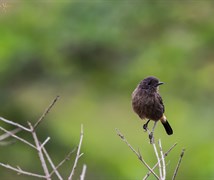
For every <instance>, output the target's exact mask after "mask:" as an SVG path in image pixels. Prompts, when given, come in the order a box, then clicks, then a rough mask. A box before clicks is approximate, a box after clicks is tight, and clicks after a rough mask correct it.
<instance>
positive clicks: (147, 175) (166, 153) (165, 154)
mask: <svg viewBox="0 0 214 180" xmlns="http://www.w3.org/2000/svg"><path fill="white" fill-rule="evenodd" d="M176 145H177V143H175V144H173V145H172V146H171V147H170V148H169V150H168V151H167V152H165V153H164V157H166V156H168V154H169V153H170V151H171V150H172V149H173V148H174V147H175V146H176ZM157 166H158V162H157V163H156V164H155V165H154V167H153V168H152V170H154V169H155V168H156V167H157ZM150 174H151V171H149V172H148V173H147V174H146V176H145V177H144V178H143V180H146V179H147V178H148V177H149V175H150Z"/></svg>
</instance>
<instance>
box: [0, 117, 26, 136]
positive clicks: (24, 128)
mask: <svg viewBox="0 0 214 180" xmlns="http://www.w3.org/2000/svg"><path fill="white" fill-rule="evenodd" d="M0 120H1V121H3V122H5V123H7V124H11V125H13V126H16V127H19V128H21V129H23V130H25V131H28V132H30V129H28V128H26V127H24V126H22V125H21V124H18V123H15V122H13V121H10V120H7V119H5V118H3V117H0Z"/></svg>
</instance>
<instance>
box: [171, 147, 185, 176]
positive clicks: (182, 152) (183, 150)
mask: <svg viewBox="0 0 214 180" xmlns="http://www.w3.org/2000/svg"><path fill="white" fill-rule="evenodd" d="M184 152H185V149H182V151H181V154H180V158H179V160H178V164H177V166H176V168H175V172H174V174H173V177H172V180H174V179H175V177H176V175H177V173H178V169H179V167H180V165H181V160H182V158H183V156H184Z"/></svg>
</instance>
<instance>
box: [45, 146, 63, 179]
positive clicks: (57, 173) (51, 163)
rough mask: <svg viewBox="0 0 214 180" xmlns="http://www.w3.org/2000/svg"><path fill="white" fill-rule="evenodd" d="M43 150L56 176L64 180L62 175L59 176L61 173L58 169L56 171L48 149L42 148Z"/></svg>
mask: <svg viewBox="0 0 214 180" xmlns="http://www.w3.org/2000/svg"><path fill="white" fill-rule="evenodd" d="M42 150H43V152H44V154H45V156H46V157H47V160H48V162H49V163H50V165H51V167H52V168H53V171H54V172H55V174H56V175H57V177H58V178H59V179H60V180H63V178H62V176H61V175H60V174H59V172H58V171H57V169H56V167H55V165H54V163H53V161H52V160H51V158H50V156H49V154H48V152H47V151H46V149H45V147H44V146H42ZM50 177H51V175H50Z"/></svg>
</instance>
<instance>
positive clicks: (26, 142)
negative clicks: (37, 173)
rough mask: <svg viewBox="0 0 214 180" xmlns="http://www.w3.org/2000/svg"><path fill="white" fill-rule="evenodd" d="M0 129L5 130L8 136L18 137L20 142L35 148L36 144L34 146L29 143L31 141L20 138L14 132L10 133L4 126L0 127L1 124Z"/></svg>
mask: <svg viewBox="0 0 214 180" xmlns="http://www.w3.org/2000/svg"><path fill="white" fill-rule="evenodd" d="M0 130H2V131H4V132H6V133H7V134H9V135H10V136H12V137H14V138H16V139H18V140H19V141H21V142H23V143H25V144H27V145H28V146H31V147H32V148H34V149H37V148H36V146H34V145H33V144H31V143H29V142H28V141H26V140H24V139H22V138H20V137H19V136H16V135H15V134H13V133H11V132H10V131H8V130H6V129H4V128H3V127H1V126H0Z"/></svg>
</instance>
